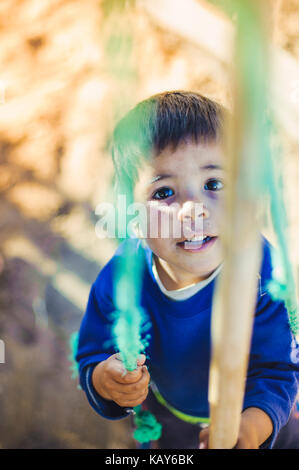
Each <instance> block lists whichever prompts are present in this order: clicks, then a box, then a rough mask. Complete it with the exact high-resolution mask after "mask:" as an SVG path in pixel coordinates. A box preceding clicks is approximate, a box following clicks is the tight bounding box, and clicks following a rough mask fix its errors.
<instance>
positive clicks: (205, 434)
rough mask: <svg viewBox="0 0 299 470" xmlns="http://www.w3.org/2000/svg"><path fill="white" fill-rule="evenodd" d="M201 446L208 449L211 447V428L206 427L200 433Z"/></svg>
mask: <svg viewBox="0 0 299 470" xmlns="http://www.w3.org/2000/svg"><path fill="white" fill-rule="evenodd" d="M199 448H200V449H208V448H209V428H205V429H203V430H202V431H200V433H199Z"/></svg>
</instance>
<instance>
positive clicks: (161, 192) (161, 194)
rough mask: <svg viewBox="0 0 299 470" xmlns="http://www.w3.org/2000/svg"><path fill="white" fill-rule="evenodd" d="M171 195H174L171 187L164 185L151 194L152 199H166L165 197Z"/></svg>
mask: <svg viewBox="0 0 299 470" xmlns="http://www.w3.org/2000/svg"><path fill="white" fill-rule="evenodd" d="M173 195H174V191H173V189H171V188H167V187H165V188H161V189H158V191H156V192H155V193H154V194H153V199H157V200H160V199H166V198H167V197H170V196H173Z"/></svg>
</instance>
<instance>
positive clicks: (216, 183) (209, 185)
mask: <svg viewBox="0 0 299 470" xmlns="http://www.w3.org/2000/svg"><path fill="white" fill-rule="evenodd" d="M223 186H224V184H223V182H222V181H220V180H217V179H212V180H209V181H207V182H206V184H205V186H204V188H205V189H207V190H208V191H219V190H220V189H222V188H223Z"/></svg>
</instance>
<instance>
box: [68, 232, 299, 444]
mask: <svg viewBox="0 0 299 470" xmlns="http://www.w3.org/2000/svg"><path fill="white" fill-rule="evenodd" d="M125 243H130V244H131V246H132V248H133V249H134V250H141V252H142V256H143V259H144V263H143V264H144V270H143V278H142V283H141V285H142V288H141V302H140V303H141V306H142V307H143V308H144V309H145V311H146V312H147V314H148V316H149V320H150V323H151V328H150V330H149V331H147V332H146V334H150V341H149V345H148V346H147V348H146V351H145V353H146V356H147V362H146V364H147V366H148V369H149V373H150V375H151V380H152V381H153V382H154V383H155V385H156V387H157V388H158V390H159V392H160V394H161V395H162V396H163V397H164V399H165V400H166V401H167V402H168V403H169V404H170V405H171V406H173V407H174V408H176V409H177V410H179V411H181V412H183V413H186V414H188V415H191V416H197V417H202V418H208V417H209V404H208V379H209V366H210V352H211V332H210V326H211V307H212V298H213V291H214V287H215V282H216V281H217V278H218V276H216V277H215V278H214V279H213V280H212V281H211V282H210V283H209V284H207V285H206V286H205V287H203V289H201V290H200V291H199V292H197V293H196V294H195V295H193V296H192V297H190V298H188V299H186V300H182V301H177V300H173V299H170V298H169V297H167V296H166V295H165V294H163V293H162V292H161V290H160V288H159V286H158V284H157V281H156V279H155V276H154V274H153V271H152V256H153V253H152V251H151V250H150V249H149V248H148V247H144V245H143V244H142V243H141V242H140V240H138V239H130V240H126V241H124V242H123V243H121V244H120V246H119V247H118V249H117V251H116V252H115V254H114V256H113V257H112V258H111V260H110V261H109V262H108V263H107V264H106V265H105V266H104V268H103V269H102V271H101V272H100V274H99V276H98V277H97V279H96V281H95V282H94V284H93V285H92V288H91V291H90V296H89V300H88V305H87V309H86V313H85V316H84V317H83V320H82V324H81V327H80V332H79V343H78V352H77V355H76V360H77V361H78V363H79V374H80V383H81V386H82V388H83V390H84V391H85V392H86V394H87V398H88V400H89V403H90V405H91V406H92V407H93V408H94V409H95V410H96V411H97V412H98V413H99V414H100V415H101V416H103V417H105V418H108V419H120V418H123V417H126V416H127V415H128V412H129V410H128V409H126V408H122V407H120V406H118V405H117V404H116V403H115V402H113V401H110V400H105V399H103V398H102V397H100V395H98V394H97V392H96V391H95V389H94V387H93V385H92V381H91V375H92V371H93V368H94V367H95V365H96V364H97V363H98V362H100V361H102V360H105V359H107V358H108V357H109V356H110V355H112V354H114V353H115V352H117V351H116V349H115V348H114V346H113V342H112V341H111V327H112V324H113V319H112V316H111V313H112V312H113V311H114V310H115V307H114V304H113V292H114V288H113V276H114V273H115V268H116V263H117V259H118V257H119V256H122V253H123V250H124V246H125V245H124V244H125ZM262 244H263V259H262V264H261V269H260V273H259V274H260V279H259V285H258V290H257V301H256V312H255V319H254V326H253V334H252V341H251V350H250V359H249V366H248V373H247V381H246V389H245V396H244V404H243V410H245V409H246V408H248V407H257V408H260V409H262V410H263V411H265V412H266V413H267V414H268V415H269V416H270V418H271V420H272V422H273V433H272V435H271V436H270V438H269V439H268V440H267V441H266V442H265V443H264V445H263V447H272V445H273V443H274V441H275V439H276V437H277V434H278V432H279V430H280V429H281V427H282V426H284V425H285V424H286V422H287V420H288V418H289V415H290V412H291V409H292V406H293V404H294V401H295V399H296V394H297V389H298V377H299V347H298V344H297V342H296V340H295V337H294V336H293V335H292V333H291V331H290V328H289V323H288V315H287V311H286V308H285V306H284V303H283V302H280V301H273V300H272V299H271V297H270V294H269V293H268V292H267V289H266V282H267V281H268V280H269V279H270V278H271V271H272V267H271V253H270V244H269V242H268V241H267V240H266V239H265V238H264V237H262ZM257 274H258V273H257Z"/></svg>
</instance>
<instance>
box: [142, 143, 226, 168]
mask: <svg viewBox="0 0 299 470" xmlns="http://www.w3.org/2000/svg"><path fill="white" fill-rule="evenodd" d="M149 165H150V167H151V169H152V170H153V171H154V172H156V173H158V174H159V173H160V172H165V171H166V170H173V171H179V172H181V171H182V170H183V168H185V169H186V171H188V169H191V170H192V169H193V168H195V167H196V168H197V169H199V168H200V167H205V166H208V165H211V166H213V165H214V166H221V167H223V165H224V161H223V149H222V146H221V144H220V143H216V142H211V143H198V144H197V143H193V142H188V143H183V144H180V145H179V146H178V147H177V148H176V149H175V150H173V149H172V148H171V147H167V148H166V149H165V150H163V152H161V153H160V154H159V155H157V156H156V157H154V158H153V159H152V160H151V161H150V162H149Z"/></svg>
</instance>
